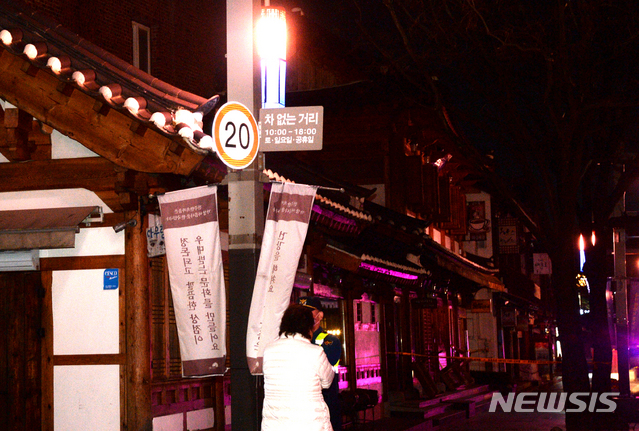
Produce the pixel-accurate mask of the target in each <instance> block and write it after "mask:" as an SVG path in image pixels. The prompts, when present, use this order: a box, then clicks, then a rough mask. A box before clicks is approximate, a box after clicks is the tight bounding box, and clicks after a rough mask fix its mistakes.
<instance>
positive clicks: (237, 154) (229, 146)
mask: <svg viewBox="0 0 639 431" xmlns="http://www.w3.org/2000/svg"><path fill="white" fill-rule="evenodd" d="M213 139H214V140H215V147H216V149H217V154H218V156H219V157H220V159H222V162H224V164H225V165H226V166H228V167H230V168H233V169H244V168H245V167H247V166H248V165H250V164H251V162H253V160H254V159H255V156H256V155H257V150H258V148H259V146H260V137H259V134H258V131H257V122H256V121H255V117H253V114H251V111H249V110H248V108H247V107H246V106H244V105H242V104H241V103H239V102H228V103H225V104H224V105H222V107H220V109H219V110H218V111H217V113H216V114H215V119H214V120H213Z"/></svg>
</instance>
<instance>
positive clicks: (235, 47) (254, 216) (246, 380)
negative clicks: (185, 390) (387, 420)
mask: <svg viewBox="0 0 639 431" xmlns="http://www.w3.org/2000/svg"><path fill="white" fill-rule="evenodd" d="M260 12H261V2H260V0H227V1H226V37H227V42H226V46H227V51H226V52H227V92H228V93H227V94H228V101H229V102H230V101H234V102H240V103H242V104H243V105H244V106H246V107H247V108H248V109H249V110H251V111H252V113H253V115H254V116H255V117H258V118H259V112H258V111H259V108H260V106H261V102H260V95H261V88H260V65H259V64H260V63H259V59H258V57H257V53H256V49H255V47H254V36H253V31H254V28H255V23H256V20H257V19H258V18H259V16H260ZM262 169H263V157H262V154H260V153H258V155H257V158H256V159H255V161H254V162H253V163H252V164H251V165H249V166H248V167H247V168H245V169H243V170H231V171H230V172H229V174H228V195H229V286H228V289H229V301H228V308H229V331H228V334H229V340H230V346H229V355H230V361H231V426H232V429H233V430H236V431H258V430H259V429H260V418H261V411H260V406H261V402H260V401H261V400H260V399H259V398H260V397H261V385H262V378H261V377H258V376H253V375H251V373H250V372H249V369H248V364H247V362H246V329H247V323H248V315H249V310H250V306H251V299H252V296H253V285H254V283H255V275H256V272H257V264H258V261H259V247H260V244H261V240H262V234H263V231H264V207H263V198H262V184H261V183H260V175H261V172H262Z"/></svg>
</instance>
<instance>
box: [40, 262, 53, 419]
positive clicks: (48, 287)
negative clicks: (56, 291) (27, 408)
mask: <svg viewBox="0 0 639 431" xmlns="http://www.w3.org/2000/svg"><path fill="white" fill-rule="evenodd" d="M40 277H41V279H42V295H43V296H42V322H41V324H42V328H43V329H44V332H43V338H42V362H41V373H42V385H41V386H42V401H41V404H42V421H41V428H40V429H41V431H53V297H52V295H51V291H52V288H53V273H52V272H51V271H42V272H41V273H40Z"/></svg>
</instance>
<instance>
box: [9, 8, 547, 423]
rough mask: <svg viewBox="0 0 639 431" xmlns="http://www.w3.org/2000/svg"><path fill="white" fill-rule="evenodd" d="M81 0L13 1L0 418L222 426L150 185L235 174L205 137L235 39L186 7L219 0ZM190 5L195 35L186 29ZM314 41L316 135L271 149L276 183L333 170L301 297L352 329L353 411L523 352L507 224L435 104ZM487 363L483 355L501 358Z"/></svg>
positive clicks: (301, 58)
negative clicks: (183, 320) (286, 150)
mask: <svg viewBox="0 0 639 431" xmlns="http://www.w3.org/2000/svg"><path fill="white" fill-rule="evenodd" d="M73 3H74V4H72V5H69V4H68V2H57V1H41V2H30V4H32V5H36V6H28V5H26V4H23V3H21V2H18V1H12V2H1V3H0V40H1V41H2V44H1V45H0V71H1V75H0V104H1V107H2V110H1V114H2V117H1V118H2V120H3V125H4V127H3V128H0V133H1V134H2V139H0V154H1V155H0V179H1V180H2V181H0V269H1V271H0V288H2V289H3V292H4V293H5V297H7V298H9V300H8V301H5V302H3V304H4V305H3V306H2V307H3V311H2V313H0V315H1V316H2V318H1V319H2V320H1V321H2V325H3V326H2V329H5V330H3V331H1V332H2V333H3V334H5V335H4V336H3V337H2V338H0V351H2V352H6V354H4V355H3V356H2V360H1V361H0V383H1V384H0V386H2V387H7V388H10V390H9V393H6V394H3V395H2V396H1V397H0V415H4V416H0V423H7V424H10V426H9V429H12V430H14V429H15V430H18V429H38V428H40V429H43V430H53V429H64V428H65V426H67V425H69V426H72V427H74V428H76V429H78V428H80V429H81V428H86V429H89V428H91V427H95V426H97V425H96V424H99V426H100V427H102V428H104V429H150V428H149V427H152V428H153V429H156V430H164V429H172V430H177V429H182V430H186V429H190V430H195V429H202V430H208V429H215V430H223V429H224V427H225V425H226V424H228V423H229V420H230V415H229V411H230V409H231V408H232V399H230V392H229V389H228V376H217V377H212V378H211V377H210V378H201V379H184V378H182V373H181V369H180V352H179V348H178V340H177V338H178V337H177V330H176V326H175V315H174V310H173V308H172V303H171V295H170V288H169V282H168V269H167V266H166V258H165V256H163V254H162V253H161V251H160V252H158V250H157V248H158V247H161V246H160V244H158V243H157V242H156V241H155V240H156V239H158V240H159V239H161V236H159V235H157V236H156V235H155V233H157V229H156V227H157V226H158V225H157V215H158V214H159V211H158V205H157V199H156V196H157V195H158V194H161V193H165V192H168V191H174V190H180V189H185V188H190V187H194V186H198V185H205V184H213V183H220V182H223V180H224V179H225V177H226V175H227V169H226V167H225V165H223V164H222V163H221V162H220V160H219V159H218V157H217V156H216V155H215V154H214V153H211V152H209V151H205V150H202V149H201V148H200V147H202V146H203V144H204V143H210V141H211V139H212V138H211V136H210V134H209V132H208V128H210V123H211V122H212V116H213V115H214V113H215V111H216V109H217V107H219V105H220V104H221V103H222V102H223V101H224V88H223V87H224V86H223V85H220V84H219V83H220V82H223V81H224V77H223V75H224V69H225V68H224V67H223V56H224V50H223V49H220V52H219V53H217V54H216V55H217V56H216V55H213V56H212V58H204V57H206V56H204V57H203V56H201V55H197V53H198V52H199V51H198V50H199V49H201V45H198V44H195V43H192V41H193V40H196V41H197V40H206V41H207V42H206V44H205V45H206V46H207V47H208V46H209V45H211V44H212V43H211V42H210V41H211V40H214V41H215V40H217V39H216V37H219V38H221V37H222V35H223V31H222V32H221V33H220V30H219V28H220V27H223V26H217V27H216V28H211V26H208V27H207V26H201V28H200V26H197V25H193V22H203V21H206V22H207V23H212V22H217V21H216V20H217V19H219V16H220V14H222V13H223V11H222V10H221V9H219V8H218V7H217V6H216V4H211V5H210V7H206V8H196V7H195V6H192V5H182V4H181V5H180V10H179V11H171V13H170V14H169V13H165V12H166V11H162V10H149V9H148V8H147V7H146V3H145V2H131V3H130V9H123V8H122V7H121V6H120V5H117V6H111V7H105V8H104V10H103V9H99V10H98V9H95V8H93V7H92V6H89V5H88V4H86V5H85V4H81V2H73ZM212 3H214V2H212ZM63 6H64V7H63ZM218 6H219V5H218ZM45 12H46V13H47V14H46V15H45ZM50 16H55V18H56V20H54V19H52V18H50ZM291 16H292V22H293V24H294V25H295V26H297V28H303V26H304V22H303V18H302V16H297V19H298V20H296V18H295V17H296V16H295V15H294V14H293V15H291ZM194 17H198V19H194ZM176 22H179V23H182V24H184V25H179V24H178V25H176ZM96 23H100V24H99V25H96ZM187 23H188V28H189V29H193V32H191V33H190V34H189V35H185V34H182V33H181V32H179V31H177V30H176V29H179V28H186V26H187ZM309 25H310V24H309ZM105 28H108V29H110V30H111V31H110V32H106V31H104V29H105ZM99 29H101V30H100V31H98V30H99ZM299 34H300V35H303V34H304V33H302V32H300V33H299ZM309 34H314V33H313V32H310V33H309ZM316 42H317V40H315V39H305V38H303V37H301V36H300V38H299V40H297V41H296V43H297V44H298V45H297V48H298V49H297V50H295V54H294V55H293V56H292V58H291V60H290V68H291V70H292V72H291V76H292V79H291V87H290V88H289V92H288V94H287V97H288V100H289V101H290V104H291V106H304V105H322V106H324V109H325V113H326V116H325V135H324V149H323V150H322V151H319V152H307V153H299V154H295V155H292V154H283V153H270V154H267V155H266V157H265V169H264V181H265V192H264V197H265V204H266V200H267V198H268V182H269V181H294V182H298V183H305V184H313V185H318V186H320V187H321V188H320V189H319V190H318V194H317V196H316V198H315V204H314V207H313V212H312V216H311V223H310V228H309V232H308V235H307V239H306V243H305V247H304V253H303V255H302V259H301V261H300V263H299V268H298V274H297V275H298V277H297V279H296V282H295V286H294V287H295V288H294V290H293V295H292V298H291V299H292V300H294V299H296V298H297V297H299V296H304V295H309V294H312V295H316V296H320V297H321V298H322V301H323V303H324V305H325V308H326V309H327V312H326V321H325V324H324V326H325V327H326V328H327V329H329V330H331V331H333V332H334V333H336V334H338V336H339V337H340V340H341V341H342V342H343V361H342V367H341V369H340V388H341V390H342V392H343V396H344V402H345V405H346V406H347V407H348V408H347V409H346V410H345V413H346V415H347V416H348V418H347V419H351V420H359V419H361V417H362V414H363V411H364V410H367V411H368V413H369V414H370V415H371V416H373V417H380V416H382V415H389V414H391V412H392V403H391V401H392V400H393V399H397V398H398V394H403V395H402V396H403V397H405V396H406V394H409V395H411V394H412V395H415V394H416V393H417V396H422V397H434V396H437V395H438V394H439V393H441V391H443V390H454V389H455V387H456V385H457V386H459V382H456V381H455V380H451V376H452V374H453V373H452V372H451V371H449V370H451V367H452V364H453V363H456V362H454V361H453V358H454V357H468V356H481V357H483V358H503V357H509V356H507V355H506V354H505V353H504V352H506V351H507V350H509V349H510V348H511V347H512V346H513V345H514V341H513V340H511V341H508V342H506V341H500V335H499V334H500V331H502V326H503V325H502V324H503V319H504V317H503V316H504V314H503V312H502V311H500V310H507V309H508V308H507V307H506V305H507V304H506V301H512V300H513V299H515V296H514V295H513V294H512V293H510V292H507V290H508V289H507V288H508V281H507V280H506V279H503V278H502V276H501V275H500V273H499V271H498V268H499V264H500V263H501V262H503V261H504V260H502V261H500V262H497V261H496V258H495V256H496V253H495V251H494V249H493V248H491V247H492V246H490V247H489V246H488V245H487V244H488V243H489V242H491V241H494V242H495V243H497V241H498V240H499V238H498V236H497V234H496V233H495V230H494V229H492V227H494V226H495V224H496V223H497V219H496V210H493V211H492V212H491V210H490V196H488V195H486V194H482V193H480V192H479V191H478V189H477V188H473V187H472V186H473V185H474V181H475V179H473V178H474V177H473V175H474V174H475V173H474V172H473V171H472V170H471V169H469V168H468V165H467V164H466V163H465V162H464V155H463V154H460V153H459V151H458V150H456V149H455V148H454V146H452V145H451V143H450V142H448V141H447V139H446V134H445V132H444V131H443V129H442V128H441V127H440V126H439V125H438V122H437V120H436V119H435V118H434V117H433V116H432V115H429V114H428V113H427V112H424V111H423V110H420V109H417V108H416V107H410V106H405V105H403V101H401V100H394V99H393V97H392V96H393V88H392V86H388V85H386V84H388V83H387V82H383V81H381V82H380V81H376V80H372V79H368V77H366V75H364V74H363V72H362V71H361V70H356V69H351V68H346V67H345V66H344V64H347V63H340V62H339V61H337V60H335V61H334V63H333V62H331V64H330V66H331V68H333V70H331V69H330V68H321V67H318V66H317V65H315V66H313V64H312V62H310V60H309V57H308V56H307V55H311V54H312V55H315V56H316V58H325V57H322V56H321V55H320V54H321V50H322V49H325V48H322V47H321V46H319V45H317V46H316V47H315V48H314V49H313V50H312V51H306V48H309V49H310V47H311V45H313V44H315V43H316ZM213 51H215V52H217V51H218V50H213ZM309 52H310V54H309ZM218 54H219V55H218ZM195 59H197V61H195ZM216 60H219V62H216ZM176 64H179V67H176V66H175V65H176ZM340 64H341V65H342V66H340ZM334 68H341V69H339V71H340V73H336V72H334ZM320 69H322V70H321V73H319V72H320ZM209 73H210V74H211V75H213V76H212V77H210V79H203V78H202V77H203V76H206V75H207V74H209ZM313 77H314V78H313ZM169 82H170V83H169ZM177 85H180V86H182V87H178V86H177ZM187 89H188V90H187ZM199 94H202V95H199ZM389 101H390V102H389ZM389 104H390V105H391V106H389ZM220 189H221V192H220V202H219V213H220V216H219V218H220V227H221V229H222V231H223V232H224V231H226V230H227V228H228V206H227V202H226V196H225V193H224V186H223V185H222V186H220ZM471 202H475V203H477V202H484V205H483V207H482V206H481V205H479V204H478V208H479V207H481V208H483V211H479V210H477V211H475V212H472V211H469V208H471V207H469V205H470V203H471ZM472 208H475V207H472ZM469 214H471V215H472V216H468V215H469ZM491 223H492V224H491ZM473 235H475V236H474V237H472V236H473ZM482 235H483V236H482ZM471 237H472V238H471ZM224 256H225V257H226V254H225V255H224ZM504 259H505V258H504ZM225 268H228V265H226V262H225ZM227 276H228V274H227ZM538 284H539V283H538ZM542 284H543V283H542ZM509 293H510V294H511V296H508V294H509ZM227 295H228V293H227ZM496 298H498V299H496ZM229 312H231V311H229ZM500 313H501V314H500ZM516 324H517V323H516ZM516 328H518V330H519V327H517V326H516ZM522 330H523V326H522ZM526 330H527V331H528V330H530V334H533V332H532V330H533V329H532V326H531V327H527V329H526ZM515 334H517V333H515ZM531 340H532V338H531ZM508 343H510V344H508ZM527 345H530V343H529V344H527ZM519 352H520V354H519V356H517V357H524V356H522V354H521V350H520V351H519ZM528 353H530V352H528ZM504 355H506V356H504ZM513 357H514V356H513ZM471 364H472V363H471ZM486 364H487V363H483V362H482V363H480V364H477V365H476V366H475V365H471V369H477V370H479V369H481V370H482V371H495V370H497V368H495V369H492V368H490V367H488V366H487V365H486ZM420 373H422V374H420ZM417 374H420V376H422V377H423V379H422V380H421V381H419V379H417V378H414V376H415V375H417ZM458 377H459V376H457V378H458ZM431 384H432V385H434V386H432V385H431ZM438 384H439V385H440V386H439V387H438V386H437V385H438ZM441 385H444V387H443V388H442V387H441ZM446 385H448V386H446ZM356 389H360V390H364V391H360V394H359V395H360V396H358V397H353V396H352V395H353V394H355V392H356V391H355V390H356ZM362 394H365V395H362ZM16 400H19V402H16Z"/></svg>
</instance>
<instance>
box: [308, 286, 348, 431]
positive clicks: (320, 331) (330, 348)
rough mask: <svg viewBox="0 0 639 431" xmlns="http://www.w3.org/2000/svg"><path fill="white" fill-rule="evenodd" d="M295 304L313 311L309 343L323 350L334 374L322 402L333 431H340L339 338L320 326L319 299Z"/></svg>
mask: <svg viewBox="0 0 639 431" xmlns="http://www.w3.org/2000/svg"><path fill="white" fill-rule="evenodd" d="M297 302H298V304H300V305H304V306H306V307H309V308H311V309H313V318H314V319H315V326H313V337H312V339H311V342H312V343H315V344H317V345H318V346H322V348H324V353H326V357H327V358H328V362H330V364H331V365H332V366H333V370H334V371H335V373H336V376H335V378H334V379H333V383H332V384H331V386H330V387H329V388H328V389H324V390H322V394H323V395H324V401H325V402H326V405H327V406H328V410H329V412H330V415H331V425H332V426H333V431H341V430H342V411H341V408H340V404H339V360H340V357H341V356H342V345H341V344H340V342H339V338H337V337H336V336H335V335H331V334H329V333H328V332H326V331H325V330H324V328H322V327H321V326H320V325H321V323H322V319H323V318H324V310H323V308H322V301H320V299H319V298H317V297H315V296H305V297H301V298H300V299H299V300H298V301H297Z"/></svg>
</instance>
